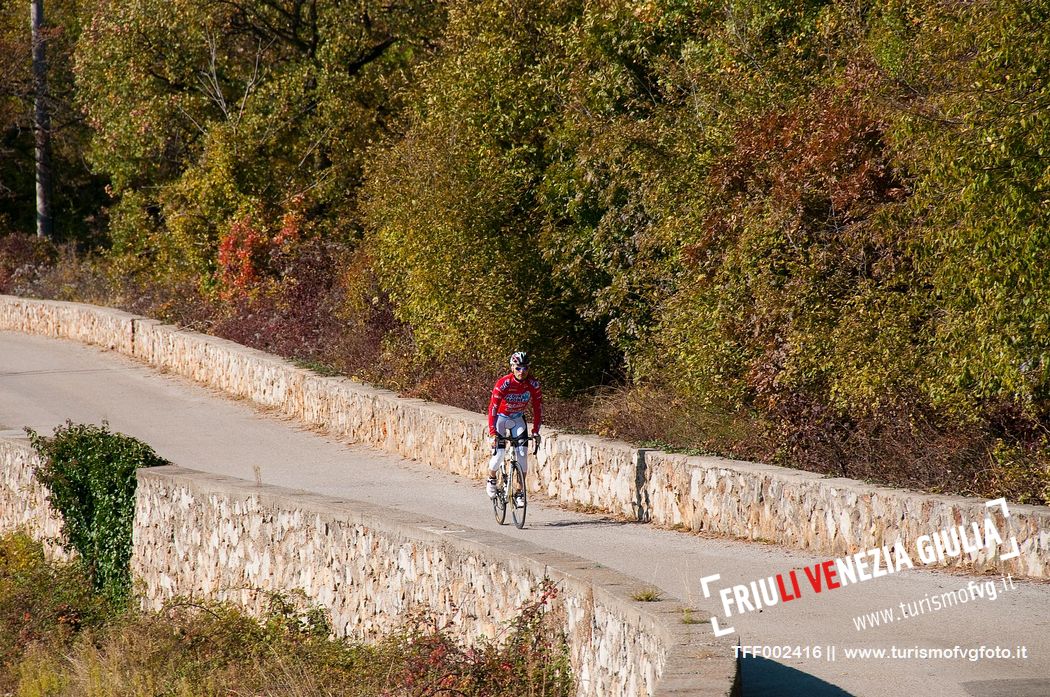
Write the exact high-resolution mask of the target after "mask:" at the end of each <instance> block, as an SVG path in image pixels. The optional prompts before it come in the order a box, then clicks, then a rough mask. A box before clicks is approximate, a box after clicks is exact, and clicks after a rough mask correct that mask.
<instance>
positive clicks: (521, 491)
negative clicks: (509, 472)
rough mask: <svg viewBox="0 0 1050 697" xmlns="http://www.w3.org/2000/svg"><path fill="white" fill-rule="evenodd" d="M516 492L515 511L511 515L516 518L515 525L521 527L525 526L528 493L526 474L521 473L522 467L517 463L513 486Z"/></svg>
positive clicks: (514, 499)
mask: <svg viewBox="0 0 1050 697" xmlns="http://www.w3.org/2000/svg"><path fill="white" fill-rule="evenodd" d="M511 489H512V490H513V492H514V495H513V505H514V508H513V511H512V512H511V516H512V517H513V518H514V525H515V526H517V527H518V529H519V530H520V529H521V528H523V527H525V509H526V508H527V507H528V503H529V502H528V494H527V492H526V491H525V475H524V474H522V473H521V469H520V468H519V467H518V466H517V465H516V464H515V465H514V486H512V487H511Z"/></svg>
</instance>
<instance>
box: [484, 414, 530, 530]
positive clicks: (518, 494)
mask: <svg viewBox="0 0 1050 697" xmlns="http://www.w3.org/2000/svg"><path fill="white" fill-rule="evenodd" d="M525 433H526V434H527V433H528V424H526V430H525ZM530 440H531V441H533V442H535V446H534V448H533V455H535V454H536V453H538V452H539V438H538V437H535V436H528V435H521V436H517V437H513V436H503V435H497V436H496V449H497V450H499V449H500V448H503V449H504V450H505V454H504V458H503V463H502V465H501V467H500V469H499V470H497V472H498V474H497V477H496V496H495V498H493V499H492V510H493V512H494V513H495V514H496V522H497V523H499V524H500V525H503V524H505V522H506V519H507V503H508V502H510V503H512V504H513V509H512V512H511V517H512V518H513V519H514V525H515V526H516V527H517V528H519V529H521V528H522V527H524V526H525V511H526V509H527V506H528V490H527V487H526V486H525V473H524V472H522V471H521V467H520V466H519V465H518V458H517V448H519V447H521V446H523V445H525V444H527V443H528V442H529V441H530ZM508 446H510V447H508Z"/></svg>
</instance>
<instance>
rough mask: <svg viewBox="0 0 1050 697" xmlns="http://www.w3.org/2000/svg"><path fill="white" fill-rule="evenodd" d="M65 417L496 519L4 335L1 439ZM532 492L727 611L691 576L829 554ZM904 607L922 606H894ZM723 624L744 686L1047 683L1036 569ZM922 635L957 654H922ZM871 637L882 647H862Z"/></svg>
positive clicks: (433, 484)
mask: <svg viewBox="0 0 1050 697" xmlns="http://www.w3.org/2000/svg"><path fill="white" fill-rule="evenodd" d="M67 419H69V420H72V421H73V422H74V423H100V422H101V421H102V420H107V421H108V422H109V425H110V427H111V428H112V429H113V430H115V431H119V432H122V433H126V434H129V435H132V436H135V437H137V438H140V439H142V440H144V441H146V442H147V443H149V444H150V445H151V446H152V447H153V448H154V449H155V450H156V451H157V452H158V454H160V455H161V456H162V457H164V458H166V459H168V460H170V461H171V462H173V463H174V464H177V465H181V466H183V467H188V468H191V469H196V470H203V471H207V472H214V473H219V474H225V475H230V476H234V477H240V478H243V479H248V480H253V479H255V477H256V473H258V474H259V475H261V477H262V480H263V481H264V482H266V483H268V484H275V485H279V486H285V487H290V488H295V489H302V490H307V491H314V492H319V493H323V494H327V495H331V496H337V497H341V498H346V499H357V500H362V501H369V502H372V503H376V504H379V505H384V506H388V507H391V508H401V509H405V510H409V511H413V512H418V513H423V514H426V515H429V516H433V517H437V518H441V519H443V520H445V521H447V523H448V526H449V527H450V528H453V529H463V528H468V527H474V528H488V529H491V528H492V527H493V526H495V521H494V520H493V519H492V512H491V507H490V506H489V504H488V499H487V498H486V497H485V494H484V492H483V488H482V486H481V484H480V482H474V481H469V480H467V479H465V478H463V477H458V476H453V475H449V474H445V473H443V472H439V471H437V470H434V469H431V468H429V467H427V466H425V465H422V464H419V463H415V462H412V461H409V460H403V459H401V458H399V457H394V456H392V455H388V454H385V453H381V452H377V451H374V450H370V449H368V448H364V447H360V446H351V445H346V444H344V443H340V442H337V441H335V440H333V439H331V438H326V437H324V436H320V435H317V434H316V433H313V432H310V431H308V430H305V429H303V428H301V427H299V426H297V425H296V424H295V423H293V422H290V421H287V420H283V419H280V418H276V417H274V416H272V415H267V414H265V413H262V412H260V411H258V410H256V409H254V408H253V407H252V406H251V405H249V404H247V403H244V402H240V401H235V400H231V399H228V398H225V397H223V396H222V395H219V394H217V393H215V392H212V391H211V390H208V389H206V388H202V387H199V386H196V385H194V384H192V383H190V382H188V381H186V380H183V379H181V378H176V377H172V376H169V375H162V374H160V373H157V372H155V371H153V370H151V369H150V368H147V367H145V366H144V365H141V364H139V363H136V362H134V361H132V360H130V359H128V358H125V357H123V356H120V355H118V354H115V353H112V352H105V351H102V350H100V349H96V348H94V347H88V346H83V345H80V344H76V343H72V342H67V341H60V340H54V339H46V338H41V337H35V336H27V335H23V334H18V333H12V332H0V435H6V436H15V437H17V436H20V435H24V434H23V432H22V429H23V427H26V426H28V427H31V428H33V429H35V430H37V431H38V432H40V433H43V434H45V435H49V434H50V433H51V430H52V429H53V428H54V427H56V426H58V425H60V424H62V423H64V422H65V421H66V420H67ZM529 503H530V505H529V520H528V523H527V525H526V527H525V529H524V530H520V531H519V530H516V529H514V528H513V527H512V526H505V527H503V528H502V531H503V532H504V533H505V534H507V535H511V536H515V535H523V536H525V537H527V538H528V539H529V540H530V541H531V542H534V543H536V544H539V545H542V546H545V547H548V548H552V549H556V550H561V551H564V552H568V553H571V554H575V555H577V556H580V557H584V558H587V559H591V560H593V561H594V562H595V563H596V564H601V565H603V566H606V567H609V568H612V569H615V570H617V571H619V572H622V573H625V574H627V575H629V576H633V577H634V578H637V579H638V581H639V584H638V585H639V588H640V589H642V588H645V587H647V586H654V587H656V588H658V589H660V590H661V591H662V593H663V596H664V597H667V598H677V599H680V600H682V601H685V602H687V603H690V604H691V605H694V606H695V607H697V608H698V613H697V614H698V615H702V616H707V615H708V614H716V615H719V616H721V615H724V612H723V611H722V607H721V604H720V601H719V600H718V597H717V595H716V596H714V597H712V598H710V599H706V600H705V599H704V598H703V596H702V593H701V583H700V579H701V577H704V576H710V575H712V574H719V575H720V576H721V579H720V581H719V585H720V586H727V585H730V584H740V583H743V584H747V583H749V582H751V581H757V580H759V579H766V578H768V577H770V576H774V575H776V574H785V575H786V574H787V573H788V572H789V571H790V570H791V569H798V571H797V577H798V578H799V580H800V582H801V583H802V584H803V586H802V588H803V590H804V591H810V588H809V585H808V581H807V580H806V577H805V575H804V572H803V571H802V569H804V568H805V567H812V566H813V565H814V564H818V563H820V562H823V561H825V560H826V559H827V558H828V557H819V556H815V555H812V554H808V553H803V552H797V551H793V550H787V549H782V548H778V547H774V546H769V545H763V544H757V543H746V542H739V541H735V540H730V539H723V538H717V537H702V536H698V535H693V534H688V533H682V532H674V531H670V530H663V529H659V528H656V527H654V526H652V525H645V524H638V523H630V522H624V521H621V520H616V519H613V518H611V517H606V516H602V515H587V514H581V513H575V512H571V511H568V510H565V509H564V508H561V507H559V506H558V505H557V504H556V503H555V502H552V501H546V500H542V499H540V498H539V497H536V498H535V499H534V500H530V502H529ZM931 532H933V531H932V530H931ZM916 566H917V567H918V566H921V565H920V564H919V563H918V561H916ZM971 584H972V585H971ZM989 584H990V585H989ZM787 588H788V590H789V592H790V588H791V586H790V585H788V586H787ZM964 588H969V589H971V590H969V591H967V592H964V593H957V597H963V596H965V597H967V602H965V603H959V604H957V605H955V606H953V607H939V608H938V609H935V603H934V601H933V600H932V599H933V598H934V597H940V596H941V595H942V594H944V593H947V592H950V591H961V590H962V589H964ZM981 589H983V591H984V596H983V597H981V596H980V595H977V594H976V590H981ZM993 589H994V599H993V592H992V591H993ZM924 601H925V602H924ZM909 603H911V604H912V607H915V608H920V610H921V612H918V613H916V612H913V613H912V614H916V616H913V617H902V612H903V611H905V610H906V609H907V608H908V604H909ZM902 604H904V608H903V609H902V607H901V605H902ZM937 605H940V604H939V603H938V604H937ZM880 611H885V612H891V613H892V614H893V621H892V622H887V620H885V619H881V624H880V626H876V627H869V628H867V629H863V630H859V629H858V628H857V621H858V620H857V618H860V617H866V616H867V615H868V614H869V613H878V614H879V616H880V618H882V617H883V613H880ZM723 624H724V623H723ZM732 626H733V627H735V629H736V637H737V638H738V639H739V642H740V644H741V646H742V647H744V648H746V649H753V651H754V653H755V654H757V655H756V656H754V657H751V656H750V655H749V656H748V657H746V658H745V660H744V662H743V671H744V676H743V677H744V688H745V694H746V695H752V696H757V695H776V696H781V695H783V696H789V695H790V696H794V695H807V696H814V697H826V696H832V695H834V696H838V695H856V696H857V697H868V696H873V697H875V696H878V697H881V696H882V695H924V696H925V695H930V696H936V695H943V696H945V697H948V696H950V697H961V696H964V695H969V696H970V697H992V696H998V695H1003V696H1006V695H1009V696H1011V697H1036V696H1038V697H1046V696H1047V695H1050V584H1048V583H1044V582H1031V581H1019V580H1014V582H1013V583H1012V584H1011V582H1010V581H1009V580H1004V579H1002V578H1001V577H999V576H972V575H965V574H956V573H944V572H936V571H932V570H929V569H926V568H916V569H912V570H907V569H905V570H902V571H901V572H899V573H892V574H887V575H886V576H883V577H879V578H873V579H871V580H869V581H865V582H862V583H856V584H852V585H848V586H845V587H843V588H840V589H836V590H834V591H833V592H830V591H825V592H823V593H821V594H819V595H817V594H815V593H812V592H804V593H803V595H802V596H801V597H799V598H798V600H797V601H792V602H787V603H781V604H778V605H775V606H772V607H767V608H765V609H764V610H763V611H761V612H750V613H747V614H744V615H740V616H737V617H733V618H732ZM956 647H958V649H956ZM931 649H935V650H936V649H949V650H951V652H952V655H951V656H950V657H940V656H938V657H931V654H930V653H929V650H931ZM865 650H867V651H869V653H868V654H867V655H864V654H863V653H859V654H858V653H853V655H850V653H851V652H855V651H859V652H863V651H865ZM878 651H882V652H884V656H883V657H881V658H880V657H878V655H877V653H871V652H878ZM1007 652H1009V653H1007ZM818 653H819V656H818V655H817V654H818ZM832 654H833V655H834V660H830V659H831V656H832ZM1007 656H1008V657H1007Z"/></svg>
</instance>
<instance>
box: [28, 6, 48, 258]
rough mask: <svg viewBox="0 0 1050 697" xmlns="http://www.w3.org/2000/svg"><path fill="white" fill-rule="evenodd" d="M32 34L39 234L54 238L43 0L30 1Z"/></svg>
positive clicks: (37, 228)
mask: <svg viewBox="0 0 1050 697" xmlns="http://www.w3.org/2000/svg"><path fill="white" fill-rule="evenodd" d="M30 26H31V27H32V34H33V133H34V141H35V143H36V234H37V236H38V237H46V238H48V239H50V238H51V236H52V234H53V230H52V228H53V226H52V223H51V112H50V109H49V108H48V107H49V105H48V101H49V99H48V92H47V60H46V45H47V44H46V41H45V39H44V0H32V2H31V3H30Z"/></svg>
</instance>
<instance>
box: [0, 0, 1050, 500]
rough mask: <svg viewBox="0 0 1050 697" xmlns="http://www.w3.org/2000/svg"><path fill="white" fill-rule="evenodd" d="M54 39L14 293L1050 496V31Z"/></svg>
mask: <svg viewBox="0 0 1050 697" xmlns="http://www.w3.org/2000/svg"><path fill="white" fill-rule="evenodd" d="M49 8H50V10H49V11H50V13H51V14H50V17H51V23H52V30H51V32H52V40H51V43H50V44H49V46H50V50H51V53H50V54H49V55H50V57H51V83H50V84H51V85H52V94H53V100H54V102H55V104H54V113H56V114H59V115H60V117H56V118H57V121H58V122H59V123H60V124H61V128H60V129H59V128H57V127H56V133H55V139H54V140H55V153H56V154H55V157H56V171H57V172H58V177H57V179H58V181H59V183H58V186H57V188H56V192H55V196H56V201H55V205H54V206H53V208H54V210H55V213H56V230H58V236H59V239H57V240H56V241H55V242H46V241H39V240H36V239H33V238H30V237H27V236H26V235H25V233H27V232H29V231H31V230H32V229H33V225H32V211H33V205H32V196H33V187H32V182H31V181H30V180H29V179H28V177H29V174H27V173H30V172H32V166H31V157H32V133H31V130H30V129H28V128H27V127H26V123H27V121H26V119H27V118H28V113H29V110H28V107H27V104H28V102H27V101H26V98H27V95H30V94H31V89H30V86H31V81H30V76H29V74H28V71H29V68H28V63H27V62H26V61H22V62H21V63H12V64H11V66H10V69H8V70H4V71H0V76H2V77H0V132H2V134H3V138H0V291H3V292H13V293H19V294H25V295H32V296H38V297H48V298H60V299H71V300H83V301H90V302H97V303H102V304H107V305H111V306H116V307H120V308H123V309H127V310H130V311H134V312H139V313H142V314H147V315H151V316H155V317H159V318H162V319H165V320H168V321H171V322H175V323H179V324H182V325H185V326H189V327H193V328H195V329H199V330H204V331H208V332H211V333H214V334H217V335H219V336H223V337H227V338H230V339H233V340H235V341H239V342H242V343H246V344H248V345H251V346H255V347H258V348H262V349H265V350H268V351H273V352H275V353H278V354H281V355H284V356H287V357H290V358H293V359H295V360H298V361H301V362H303V363H304V364H308V365H313V366H319V367H323V368H324V369H325V370H332V371H337V372H340V373H343V374H346V375H350V376H353V377H355V378H358V379H361V380H364V381H368V382H371V383H375V384H379V385H383V386H386V387H390V388H393V389H395V390H398V391H401V392H402V393H405V394H410V395H413V396H421V397H427V398H430V399H435V400H438V401H442V402H445V403H450V404H455V405H458V406H462V407H466V408H469V409H473V410H476V411H482V410H484V407H485V400H486V399H487V393H488V390H489V388H490V387H491V383H492V380H493V378H494V377H495V373H496V372H497V371H498V370H500V369H501V367H502V364H503V363H504V361H505V358H506V356H507V355H509V353H510V351H512V350H515V349H518V348H524V349H528V350H531V351H533V352H534V353H535V355H536V356H537V360H538V368H537V374H538V375H539V376H540V377H541V378H542V379H543V380H544V384H545V388H546V391H547V393H548V394H550V395H551V399H550V409H549V413H550V418H551V422H552V423H554V424H556V425H560V426H563V427H566V428H570V429H576V430H587V431H592V432H597V433H600V434H603V435H608V436H612V437H619V438H624V439H626V440H631V441H634V442H639V443H647V444H657V445H660V446H661V447H669V448H676V449H681V450H687V451H692V452H707V453H721V454H726V455H732V456H735V457H743V458H750V459H757V460H763V461H767V462H772V463H775V464H782V465H788V466H794V467H802V468H806V469H811V470H814V471H817V472H823V473H827V474H832V475H837V476H849V477H856V478H860V479H866V480H871V481H877V482H881V483H887V484H894V485H903V486H911V487H917V488H921V489H926V490H929V491H935V492H951V493H959V494H967V495H976V496H987V497H997V496H1007V497H1008V498H1010V499H1011V500H1014V501H1019V502H1023V503H1048V502H1050V310H1048V309H1047V308H1050V253H1048V252H1050V237H1048V235H1050V224H1048V215H1047V200H1048V198H1047V188H1048V186H1050V168H1048V166H1047V160H1046V152H1047V150H1048V149H1050V123H1048V119H1050V85H1048V83H1047V76H1048V75H1050V65H1048V61H1050V35H1048V34H1047V32H1046V31H1045V27H1046V26H1047V24H1048V23H1050V1H1048V0H1035V1H1031V0H1005V1H1004V0H974V1H973V2H966V3H952V2H942V1H941V0H917V1H915V2H900V1H899V0H872V1H871V2H853V1H852V0H848V1H847V0H807V1H806V2H787V1H786V0H783V1H781V0H777V1H774V2H758V1H757V0H731V1H729V2H725V1H723V0H718V1H717V2H714V1H713V0H712V1H710V2H708V1H701V2H681V1H680V0H651V1H647V2H637V1H634V0H631V1H627V0H610V1H609V2H600V3H598V2H590V3H588V2H580V1H573V0H530V1H528V2H524V1H522V2H517V1H516V2H497V1H496V0H481V1H478V2H464V1H461V0H453V1H452V2H448V3H432V2H423V1H413V0H398V1H396V2H382V3H380V2H369V1H366V2H362V3H355V4H353V6H352V7H350V6H348V5H347V4H346V3H343V2H339V1H338V0H317V1H316V2H309V3H303V2H292V1H291V0H261V1H260V2H257V3H251V4H245V3H240V2H196V1H194V2H190V1H189V0H185V1H183V0H176V1H174V2H173V1H171V0H164V1H163V2H161V1H160V0H156V1H153V0H147V1H145V2H139V3H132V4H128V3H117V2H112V1H111V0H90V1H89V2H77V3H73V2H69V1H66V0H55V1H54V2H52V3H50V4H49ZM22 14H23V11H22V10H21V9H18V8H14V7H13V6H12V8H10V9H4V10H3V11H0V56H5V58H4V59H0V60H7V58H6V57H7V56H20V55H28V47H27V45H26V41H27V40H28V39H27V35H28V30H27V29H26V27H25V24H26V23H25V21H24V17H22ZM23 64H24V65H23ZM118 66H119V67H118Z"/></svg>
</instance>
